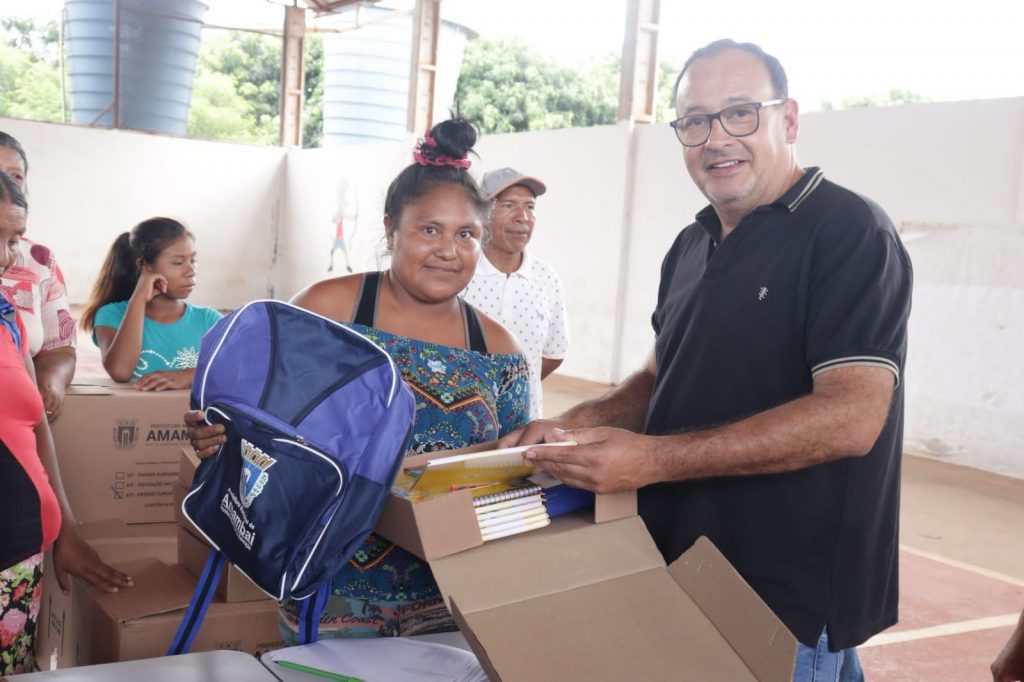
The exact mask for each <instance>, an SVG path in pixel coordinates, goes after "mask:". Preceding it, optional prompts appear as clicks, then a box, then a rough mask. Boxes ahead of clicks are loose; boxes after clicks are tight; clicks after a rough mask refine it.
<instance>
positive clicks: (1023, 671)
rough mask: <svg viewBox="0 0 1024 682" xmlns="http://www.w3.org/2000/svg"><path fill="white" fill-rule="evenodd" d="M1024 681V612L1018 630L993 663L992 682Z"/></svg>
mask: <svg viewBox="0 0 1024 682" xmlns="http://www.w3.org/2000/svg"><path fill="white" fill-rule="evenodd" d="M1022 680H1024V611H1021V613H1020V618H1019V619H1018V620H1017V628H1016V629H1015V630H1014V631H1013V634H1011V635H1010V639H1008V640H1007V641H1006V646H1004V647H1003V650H1002V651H1000V652H999V655H998V656H996V660H994V661H992V682H1021V681H1022Z"/></svg>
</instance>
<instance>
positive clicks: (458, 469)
mask: <svg viewBox="0 0 1024 682" xmlns="http://www.w3.org/2000/svg"><path fill="white" fill-rule="evenodd" d="M566 445H575V443H573V442H566V443H547V444H544V445H543V446H541V447H560V446H566ZM526 450H527V448H526V447H516V448H505V449H502V450H489V451H486V452H477V453H471V454H465V455H453V456H450V457H442V458H439V459H434V460H431V461H430V462H429V463H428V464H427V465H426V466H424V467H420V468H416V469H409V470H407V471H405V472H404V473H403V475H402V476H401V477H400V478H399V480H398V481H397V482H396V486H395V489H394V490H395V493H396V494H399V495H402V496H403V497H406V498H408V499H410V500H412V501H413V502H415V501H418V500H423V499H429V498H431V497H435V496H437V495H443V494H447V493H449V492H451V491H453V490H461V489H468V490H469V491H470V496H471V497H472V498H473V507H474V511H475V512H476V518H477V522H478V523H479V524H480V536H481V537H482V538H483V540H484V541H485V542H486V541H488V540H496V539H498V538H503V537H507V536H509V535H515V534H517V533H523V532H526V531H529V530H535V529H537V528H543V527H544V526H547V525H548V524H549V523H550V522H551V519H552V518H554V517H556V516H559V515H561V514H565V513H568V512H570V511H575V510H576V509H580V508H582V507H585V506H592V505H593V503H594V494H593V493H591V492H588V491H585V490H579V489H577V488H570V487H569V486H566V485H564V484H562V483H560V482H559V481H558V480H557V479H556V478H554V477H552V476H550V475H548V474H544V473H542V472H539V471H535V470H534V468H533V466H532V465H530V464H529V463H528V462H526V461H524V460H523V458H522V453H523V452H524V451H526Z"/></svg>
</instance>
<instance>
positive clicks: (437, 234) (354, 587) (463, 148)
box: [186, 120, 530, 642]
mask: <svg viewBox="0 0 1024 682" xmlns="http://www.w3.org/2000/svg"><path fill="white" fill-rule="evenodd" d="M475 142H476V132H475V131H474V130H473V127H472V126H471V125H470V124H469V123H467V122H465V121H461V120H452V121H444V122H442V123H440V124H438V125H437V126H435V127H434V128H433V129H432V130H431V131H430V133H429V134H427V135H426V136H425V137H424V139H423V141H422V142H421V143H420V145H419V146H418V147H417V149H416V151H415V152H414V154H413V158H414V160H415V163H413V164H411V165H409V166H408V167H406V168H405V170H403V171H402V172H401V173H400V174H399V175H398V177H396V178H395V179H394V181H393V182H392V183H391V186H390V187H389V188H388V193H387V197H386V199H385V203H384V234H385V238H386V241H387V249H388V251H389V252H390V254H391V267H390V268H388V269H387V270H385V271H384V272H371V273H364V274H355V275H347V276H345V277H338V278H334V279H328V280H325V281H322V282H318V283H317V284H314V285H312V286H310V287H308V288H307V289H305V290H304V291H302V292H300V293H299V294H298V295H297V296H296V297H295V298H294V299H293V301H292V302H293V303H295V304H296V305H298V306H301V307H303V308H306V309H307V310H310V311H312V312H315V313H318V314H320V315H323V316H325V317H328V318H330V319H332V320H337V321H339V322H343V323H346V324H348V325H349V326H351V327H352V328H353V329H355V330H357V331H359V332H361V333H363V334H364V335H366V336H367V337H369V338H370V339H371V340H373V341H374V342H376V343H377V344H378V345H380V346H381V347H382V348H383V349H384V350H385V351H387V353H388V354H389V355H390V356H391V357H392V359H393V360H394V361H395V364H396V365H397V366H398V368H399V370H400V371H401V373H402V378H403V379H404V380H405V382H406V383H407V384H408V386H409V387H410V388H411V389H412V391H413V393H414V395H415V396H416V399H417V401H416V419H415V423H414V425H413V429H412V432H411V434H410V436H409V440H408V442H407V453H408V454H416V453H421V452H431V451H436V450H447V449H454V448H461V447H465V446H467V445H472V444H475V443H482V442H487V441H492V440H495V439H497V438H499V437H500V436H502V435H505V434H506V433H508V432H510V431H512V430H514V429H516V428H518V427H519V426H522V425H524V424H525V423H526V422H527V421H528V415H529V409H530V408H529V394H530V387H529V380H528V369H527V364H526V360H525V358H524V357H523V355H522V353H521V350H520V348H519V345H518V343H517V342H516V340H515V338H514V337H513V336H512V335H511V334H510V333H509V332H508V331H507V330H506V329H505V328H504V327H502V326H501V325H500V324H498V323H497V322H495V321H494V320H491V319H490V318H488V317H486V316H485V315H483V314H481V313H479V312H477V311H476V310H475V309H474V308H473V307H472V306H470V305H469V304H466V303H464V302H462V301H461V299H459V298H458V294H459V292H460V291H462V290H463V289H464V288H465V286H466V284H467V283H468V282H469V280H470V279H471V278H472V276H473V273H474V270H475V268H476V264H477V261H478V260H479V258H480V242H481V239H482V237H483V232H484V227H483V225H484V223H485V222H486V213H487V209H488V202H486V201H485V200H484V198H483V197H482V196H481V194H480V190H479V188H478V187H477V185H476V182H475V181H474V180H473V178H472V177H471V176H470V175H469V173H468V172H467V171H466V169H467V168H468V167H469V159H468V154H469V152H470V151H471V149H472V146H473V144H474V143H475ZM200 417H201V414H200V413H196V412H192V413H189V415H186V421H187V422H188V423H189V424H190V425H191V426H193V428H192V429H191V435H192V439H193V440H192V442H193V445H194V446H195V447H196V450H197V451H199V452H200V455H203V454H212V452H213V451H214V450H216V446H217V445H219V443H220V442H221V440H222V439H221V436H220V435H218V434H219V432H220V430H221V428H222V427H219V426H213V427H205V428H195V425H196V424H197V423H198V419H199V418H200ZM281 626H282V627H281V629H282V636H283V637H284V638H285V640H286V641H290V642H291V641H294V640H295V639H296V632H297V630H298V624H297V618H296V612H295V608H294V607H293V606H292V605H291V604H285V605H283V606H282V609H281ZM454 629H455V624H454V622H453V620H452V617H451V615H450V614H449V613H448V609H447V607H446V606H445V603H444V599H443V598H442V596H441V594H440V592H439V590H438V587H437V584H436V583H435V582H434V578H433V575H432V574H431V571H430V567H429V566H428V565H427V563H426V562H425V561H422V560H420V559H419V558H417V557H415V556H413V555H412V554H410V553H408V552H406V551H405V550H403V549H402V548H400V547H397V546H396V545H394V544H393V543H392V542H390V541H389V540H388V539H387V538H384V537H381V536H379V535H377V534H375V533H373V534H371V535H370V536H369V537H368V538H367V539H366V542H365V543H364V544H363V546H362V547H361V548H360V549H359V550H357V551H356V553H355V556H353V557H352V559H351V560H349V562H348V563H347V564H346V565H345V567H344V568H342V570H340V571H339V572H338V573H337V574H336V575H335V577H334V583H333V589H332V593H331V596H330V598H329V600H328V603H327V606H326V608H325V609H324V613H323V616H322V617H321V622H320V626H319V636H320V637H321V638H324V637H376V636H404V635H418V634H426V633H431V632H444V631H449V630H454Z"/></svg>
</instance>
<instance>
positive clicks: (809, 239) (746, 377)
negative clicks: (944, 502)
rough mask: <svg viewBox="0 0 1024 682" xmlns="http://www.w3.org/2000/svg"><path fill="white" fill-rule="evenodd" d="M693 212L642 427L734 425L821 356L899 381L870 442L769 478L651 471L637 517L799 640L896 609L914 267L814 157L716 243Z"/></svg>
mask: <svg viewBox="0 0 1024 682" xmlns="http://www.w3.org/2000/svg"><path fill="white" fill-rule="evenodd" d="M720 235H721V225H720V223H719V221H718V217H717V215H716V214H715V212H714V211H713V210H712V209H711V207H708V208H706V209H704V210H703V211H701V212H700V213H698V214H697V222H695V223H693V224H692V225H690V226H689V227H687V228H686V229H684V230H683V231H682V232H681V233H680V234H679V237H678V238H677V239H676V241H675V243H674V244H673V245H672V248H671V249H670V250H669V252H668V255H667V256H666V258H665V261H664V263H663V265H662V271H661V284H660V287H659V291H658V306H657V309H656V310H655V312H654V315H653V318H652V322H653V326H654V330H655V333H656V334H657V341H656V343H655V352H656V356H657V365H658V373H657V377H656V379H655V383H654V389H653V395H652V399H651V404H650V408H649V412H648V415H647V424H646V432H647V433H650V434H669V433H679V432H683V431H692V430H698V429H704V428H710V427H713V426H718V425H723V424H728V423H730V422H734V421H738V420H740V419H743V418H744V417H747V416H750V415H752V414H755V413H758V412H762V411H764V410H767V409H769V408H771V407H774V406H777V405H780V404H782V403H785V402H788V401H791V400H793V399H795V398H798V397H800V396H803V395H806V394H808V393H810V392H811V390H812V387H813V377H814V375H815V374H817V373H819V372H823V371H827V370H829V369H832V368H835V367H842V366H848V365H872V366H878V367H884V368H887V369H890V370H892V371H893V372H894V374H895V376H896V377H898V378H900V381H899V384H898V386H897V388H896V390H895V393H894V395H893V402H892V409H891V410H890V414H889V417H888V420H887V421H886V424H885V427H884V429H883V430H882V433H881V435H880V436H879V438H878V441H877V442H876V443H875V445H874V447H873V448H872V449H871V452H870V453H868V454H867V455H865V456H863V457H851V458H844V459H840V460H836V461H833V462H829V463H826V464H821V465H817V466H813V467H809V468H805V469H801V470H799V471H794V472H790V473H783V474H772V475H761V476H746V477H740V476H735V477H721V478H712V479H703V480H696V481H686V482H681V483H661V484H657V485H653V486H649V487H647V488H644V489H642V490H641V491H640V493H639V504H640V514H641V516H643V518H644V521H645V522H646V523H647V527H648V529H649V530H650V532H651V535H652V537H653V538H654V540H655V542H657V544H658V547H659V548H660V549H661V551H662V553H663V554H664V555H665V560H666V561H672V560H674V559H675V558H676V557H678V556H679V555H680V554H681V553H682V552H683V551H685V550H686V549H688V548H689V547H690V545H691V544H693V542H694V540H696V539H697V538H698V537H699V536H701V535H707V536H708V537H709V538H711V540H712V541H713V542H714V543H715V544H716V545H717V546H718V547H719V549H721V550H722V552H723V553H724V554H725V556H726V557H728V559H729V561H730V562H732V564H733V565H734V566H735V567H736V568H737V570H739V572H740V574H742V575H743V577H744V578H745V579H746V580H747V582H749V583H750V585H751V586H752V587H753V588H754V590H755V591H756V592H757V593H758V594H759V595H760V596H761V598H762V599H764V600H765V602H767V604H768V605H769V606H770V607H771V608H772V610H773V611H774V612H775V613H776V614H777V615H778V616H779V617H780V618H781V619H782V621H783V622H784V623H785V624H786V625H787V627H789V629H790V630H791V631H792V632H793V634H794V635H795V636H796V637H797V639H799V640H800V641H801V642H802V643H804V644H807V645H811V646H813V645H814V643H815V642H816V641H817V639H818V637H819V635H820V633H821V630H822V628H823V627H825V626H826V625H827V626H828V632H829V639H830V643H831V646H832V648H833V650H838V649H843V648H847V647H850V646H855V645H857V644H859V643H861V642H863V641H864V640H866V639H867V638H869V637H870V636H871V635H873V634H875V633H877V632H879V631H881V630H883V629H885V628H886V627H888V626H890V625H892V624H893V623H895V622H896V606H897V587H898V583H897V560H898V556H897V531H898V523H899V486H900V457H901V452H902V441H903V387H902V386H903V382H902V373H903V363H904V358H905V356H906V345H907V317H908V315H909V313H910V292H911V284H912V271H911V266H910V259H909V258H908V256H907V253H906V251H905V250H904V248H903V245H902V244H901V242H900V240H899V237H898V236H897V234H896V231H895V230H894V228H893V226H892V222H891V221H890V220H889V218H888V217H887V216H886V215H885V213H884V212H883V211H882V210H881V208H879V207H878V206H877V205H876V204H875V203H873V202H872V201H870V200H868V199H866V198H864V197H862V196H859V195H857V194H854V193H853V192H850V191H848V190H846V189H844V188H842V187H840V186H838V185H836V184H833V183H831V182H829V181H828V180H825V179H824V176H823V175H822V173H821V171H820V170H818V169H817V168H808V169H807V172H806V174H805V175H804V176H803V177H802V178H801V179H800V180H799V181H798V182H797V184H796V185H795V186H794V187H793V188H792V189H790V191H788V192H787V193H786V194H785V195H784V196H782V197H781V198H780V199H779V200H778V201H776V202H774V203H772V204H770V205H767V206H762V207H760V208H758V209H756V210H755V211H753V212H752V213H750V214H749V215H747V216H746V217H744V218H743V220H742V221H741V222H740V224H739V225H737V226H736V228H735V229H734V230H733V231H732V232H731V233H730V234H729V236H728V237H727V238H726V239H725V240H724V241H721V242H719V240H720Z"/></svg>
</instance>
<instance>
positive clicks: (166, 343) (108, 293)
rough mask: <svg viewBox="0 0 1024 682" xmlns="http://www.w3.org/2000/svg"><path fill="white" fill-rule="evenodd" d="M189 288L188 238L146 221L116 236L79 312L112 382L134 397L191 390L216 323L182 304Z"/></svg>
mask: <svg viewBox="0 0 1024 682" xmlns="http://www.w3.org/2000/svg"><path fill="white" fill-rule="evenodd" d="M195 285H196V247H195V238H194V237H193V236H192V233H191V232H189V231H188V230H187V229H185V226H184V225H182V224H181V223H179V222H178V221H176V220H171V219H170V218H150V219H149V220H144V221H142V222H141V223H139V224H138V225H136V226H135V227H133V228H132V229H131V232H124V233H122V234H121V235H119V236H118V238H117V239H116V240H115V241H114V244H113V246H111V247H110V252H109V253H108V254H107V260H106V262H105V263H104V264H103V269H102V270H101V272H100V275H99V277H98V278H97V280H96V284H95V285H94V287H93V291H92V297H91V298H90V299H89V303H88V304H87V305H86V307H85V311H84V312H83V314H82V326H83V328H84V329H86V330H88V331H92V332H93V341H94V342H95V343H96V345H98V346H99V347H100V352H101V353H102V356H103V368H104V369H106V370H107V373H108V374H109V375H110V377H111V378H112V379H114V380H115V381H131V380H132V379H135V380H136V382H135V386H136V387H137V388H138V389H139V390H140V391H163V390H167V389H175V388H188V387H189V386H191V385H192V376H193V374H194V373H195V367H196V362H197V360H198V359H199V342H200V340H202V338H203V334H205V333H206V330H207V329H209V328H210V327H212V326H213V325H214V323H216V322H217V320H219V319H220V317H221V315H220V313H219V312H217V311H216V310H214V309H213V308H204V307H202V306H194V305H191V304H190V303H186V302H185V299H187V298H188V297H189V296H190V295H191V294H192V290H193V289H194V288H195Z"/></svg>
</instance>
